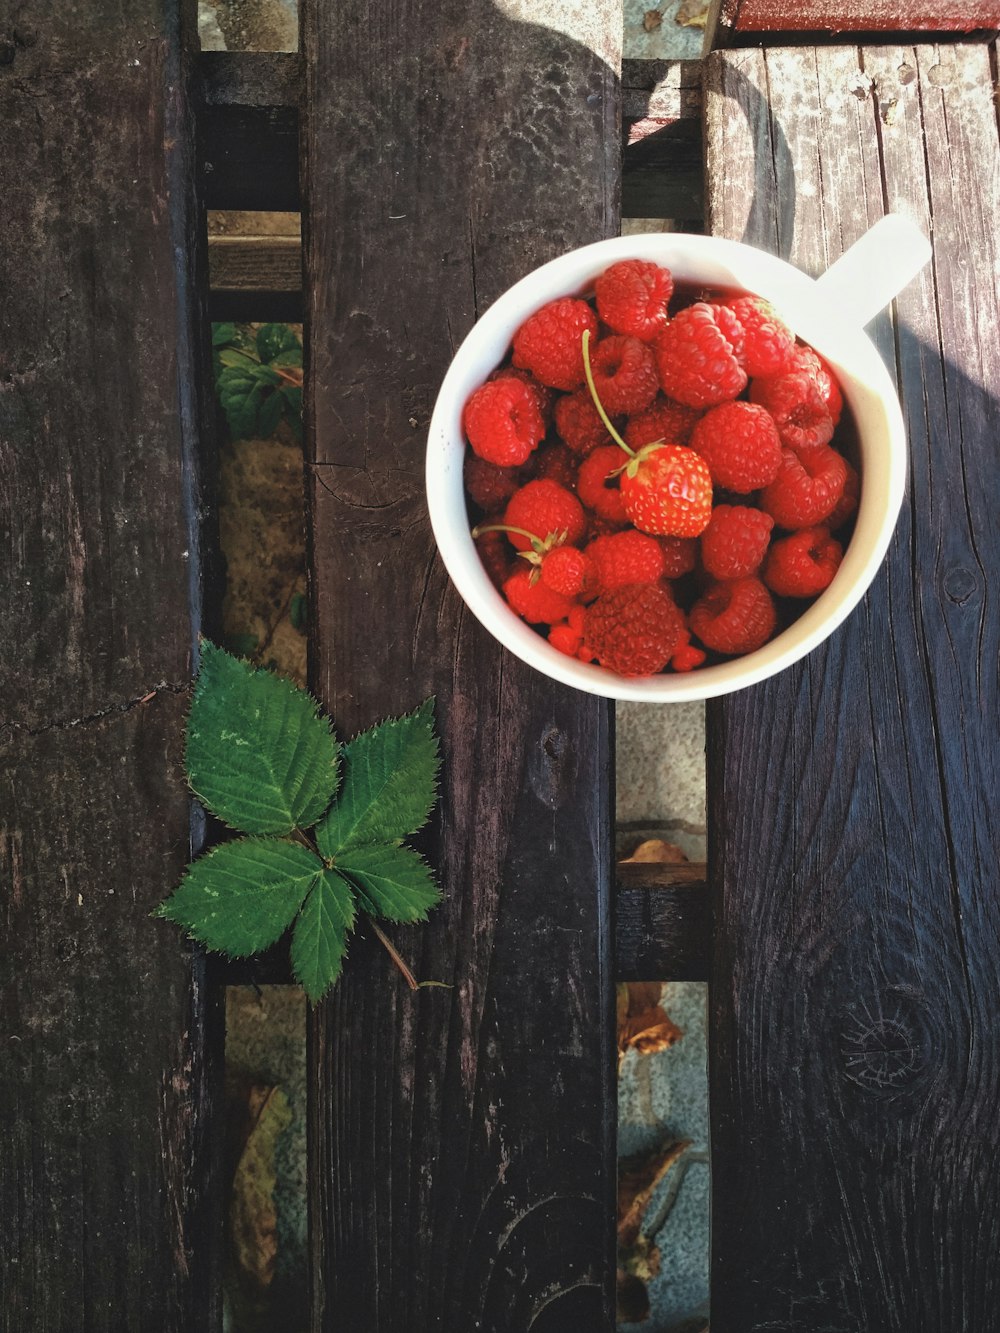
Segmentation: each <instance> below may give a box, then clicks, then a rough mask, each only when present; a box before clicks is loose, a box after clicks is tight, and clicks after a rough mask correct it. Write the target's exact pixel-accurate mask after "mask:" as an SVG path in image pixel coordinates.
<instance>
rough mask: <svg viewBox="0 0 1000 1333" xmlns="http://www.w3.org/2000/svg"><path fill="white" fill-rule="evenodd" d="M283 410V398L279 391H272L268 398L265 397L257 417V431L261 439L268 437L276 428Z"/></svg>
mask: <svg viewBox="0 0 1000 1333" xmlns="http://www.w3.org/2000/svg"><path fill="white" fill-rule="evenodd" d="M284 410H285V400H284V399H283V398H282V396H281V394H280V393H272V394H271V395H270V397H269V398H265V400H264V405H263V406H262V407H261V409H260V413H259V414H258V417H257V431H258V433H259V435H260V438H261V439H262V440H266V439H269V438H270V437H271V436H272V435H273V434H274V432H275V431H276V430H277V429H278V422H279V421H280V420H281V415H282V413H283V412H284Z"/></svg>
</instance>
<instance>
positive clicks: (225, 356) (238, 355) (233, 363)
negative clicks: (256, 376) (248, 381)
mask: <svg viewBox="0 0 1000 1333" xmlns="http://www.w3.org/2000/svg"><path fill="white" fill-rule="evenodd" d="M219 360H220V361H221V362H222V364H223V365H224V366H226V367H227V368H228V369H231V370H248V371H255V370H259V369H260V362H259V361H258V360H257V358H256V357H255V356H249V355H248V354H247V353H246V352H241V351H240V350H239V348H237V347H224V348H223V349H222V351H221V352H220V353H219Z"/></svg>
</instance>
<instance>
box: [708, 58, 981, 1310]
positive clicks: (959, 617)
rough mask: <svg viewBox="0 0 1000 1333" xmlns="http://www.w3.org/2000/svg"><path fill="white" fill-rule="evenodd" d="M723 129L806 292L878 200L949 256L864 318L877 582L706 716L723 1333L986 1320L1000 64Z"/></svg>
mask: <svg viewBox="0 0 1000 1333" xmlns="http://www.w3.org/2000/svg"><path fill="white" fill-rule="evenodd" d="M707 115H708V121H707V148H708V162H707V178H708V179H707V189H708V196H709V207H710V223H711V229H712V231H713V232H714V233H715V234H717V235H724V236H730V237H734V238H736V239H745V240H747V241H749V242H752V243H755V244H760V245H762V246H764V247H765V248H767V249H772V250H776V251H778V252H779V253H782V254H784V255H786V256H788V257H790V258H791V260H792V261H793V262H795V263H799V264H801V265H802V266H803V267H805V268H807V269H809V270H810V271H813V272H816V271H818V270H819V269H820V268H821V267H822V266H823V265H825V264H826V263H827V262H829V261H830V260H832V259H834V258H835V257H836V256H837V255H838V254H839V253H840V252H841V250H842V249H843V248H844V247H845V246H846V245H848V244H849V243H850V242H851V240H853V239H854V237H855V236H856V235H857V234H859V233H860V232H861V231H862V230H864V228H865V227H866V225H867V224H868V223H869V222H870V221H873V220H874V219H875V218H876V217H878V216H880V215H881V213H882V212H883V211H885V210H888V209H892V210H895V211H899V212H903V213H906V214H908V215H909V216H911V217H913V218H914V219H915V220H916V221H917V222H918V223H919V224H920V225H921V226H923V227H924V228H925V229H927V231H928V232H929V233H930V234H931V235H932V236H933V239H934V243H935V257H934V261H933V267H931V268H928V269H926V270H925V271H924V273H923V274H922V275H921V276H920V277H919V278H918V279H917V280H916V281H915V282H914V283H913V284H911V286H910V287H908V288H907V289H906V290H905V291H904V292H903V293H902V294H901V295H900V297H899V298H898V300H897V302H896V303H895V320H894V321H890V319H889V318H888V317H887V316H883V317H880V319H879V320H878V321H876V323H875V324H874V325H873V335H874V337H875V340H876V343H877V345H878V346H879V348H880V350H881V352H882V354H883V356H884V357H885V359H886V360H887V362H888V364H889V365H890V367H892V368H893V369H894V371H895V375H896V379H897V382H898V385H899V390H900V396H901V399H902V403H903V409H904V416H905V419H906V424H907V431H908V435H909V441H910V449H911V464H910V482H909V493H908V501H907V503H906V504H905V505H904V508H903V512H902V516H901V519H900V523H899V527H898V529H897V532H896V535H895V537H894V540H893V543H892V546H891V548H890V552H889V556H888V559H887V561H886V564H885V566H884V568H883V569H882V571H881V573H880V574H879V576H878V577H877V579H876V581H875V583H874V584H873V586H872V589H871V590H870V592H869V594H868V596H867V597H866V598H865V600H864V602H863V603H862V605H861V606H860V607H859V608H858V609H857V610H856V611H855V612H854V614H853V615H852V616H851V617H850V618H849V620H848V621H847V623H846V624H845V625H844V626H843V627H842V628H841V629H840V630H839V631H838V632H837V633H836V634H835V635H834V636H833V638H832V639H831V640H830V641H829V642H828V644H826V645H824V646H823V647H822V648H820V649H819V650H817V651H816V652H814V653H813V654H812V655H811V656H810V657H809V658H807V659H806V660H805V661H804V662H802V663H801V664H799V665H798V666H796V667H793V668H792V669H790V670H789V671H786V672H785V673H783V674H782V675H781V676H779V677H777V678H775V679H774V680H772V681H768V682H766V683H764V684H763V685H761V686H758V687H756V688H755V689H752V690H747V691H745V692H743V693H741V694H738V695H734V696H732V697H731V698H729V699H728V700H720V701H718V702H716V703H714V704H712V705H710V708H709V821H710V826H711V828H712V830H713V839H714V842H713V858H714V859H713V875H714V878H713V884H712V888H713V892H714V894H715V895H717V898H716V905H717V912H716V920H715V950H716V952H715V960H714V971H713V988H712V996H713V998H712V1031H711V1051H712V1071H711V1074H712V1096H711V1105H712V1119H713V1124H712V1146H713V1213H712V1231H713V1248H714V1267H713V1276H712V1282H713V1287H712V1328H713V1333H746V1331H747V1330H748V1329H764V1328H766V1329H777V1330H788V1333H792V1330H794V1331H795V1333H810V1331H816V1333H818V1331H819V1330H832V1333H854V1330H857V1329H859V1328H871V1329H875V1328H877V1329H879V1330H880V1331H881V1330H884V1331H885V1333H904V1331H908V1330H912V1329H917V1328H933V1329H941V1330H947V1331H948V1333H951V1330H954V1333H959V1330H965V1329H973V1328H986V1327H989V1326H990V1325H991V1324H992V1322H993V1321H994V1312H995V1308H996V1301H997V1297H998V1292H1000V1263H998V1260H997V1245H996V1225H995V1222H993V1220H992V1219H994V1218H995V1217H996V1216H997V1215H998V1212H1000V1167H998V1163H1000V1153H998V1146H1000V1134H998V1130H997V1120H996V1114H995V1107H996V1104H997V1099H998V1097H1000V1037H998V1032H1000V1029H998V1027H997V1023H996V1013H997V1009H998V1007H1000V980H998V972H997V967H996V959H997V956H998V952H1000V904H998V901H997V895H996V892H995V886H996V863H997V856H998V852H1000V827H998V823H1000V821H998V815H997V806H996V791H997V789H998V785H1000V744H998V734H997V717H998V715H1000V698H998V692H1000V691H998V679H997V661H998V655H1000V627H998V622H997V618H996V616H995V614H993V613H992V611H991V609H990V608H991V606H992V601H993V598H994V596H995V592H994V590H993V588H992V585H993V584H994V583H995V581H996V569H997V568H998V563H1000V560H998V557H1000V529H998V525H997V519H996V509H995V505H994V503H993V499H992V497H993V496H994V495H995V486H994V485H993V482H992V481H991V478H992V476H993V472H994V464H995V456H996V422H997V420H998V418H1000V403H998V401H997V393H998V389H997V386H998V385H1000V350H998V345H997V340H996V337H995V329H996V327H997V323H998V319H1000V294H998V282H997V274H998V273H1000V253H998V250H1000V246H998V240H997V233H996V217H997V216H998V211H1000V144H998V134H997V121H996V114H995V107H994V100H993V76H992V71H991V63H990V50H989V48H988V47H987V46H986V45H985V44H979V43H976V44H954V45H952V44H948V45H940V46H936V45H933V44H928V45H920V46H893V47H885V48H871V47H863V48H861V49H860V50H859V49H858V48H831V49H827V48H822V49H811V48H808V47H798V48H795V49H794V50H791V49H789V50H780V49H769V50H767V51H740V52H733V53H727V54H726V55H724V56H723V55H716V56H713V57H712V58H711V60H710V63H709V69H708V85H707ZM753 143H756V144H757V145H758V147H759V148H760V149H762V150H763V151H759V152H758V154H757V156H756V159H755V155H754V152H753V151H752V148H751V145H752V144H753ZM970 181H974V182H975V186H974V188H973V187H970V184H969V182H970ZM751 197H752V198H751ZM973 1236H974V1237H975V1238H976V1239H975V1243H974V1244H970V1243H969V1237H973Z"/></svg>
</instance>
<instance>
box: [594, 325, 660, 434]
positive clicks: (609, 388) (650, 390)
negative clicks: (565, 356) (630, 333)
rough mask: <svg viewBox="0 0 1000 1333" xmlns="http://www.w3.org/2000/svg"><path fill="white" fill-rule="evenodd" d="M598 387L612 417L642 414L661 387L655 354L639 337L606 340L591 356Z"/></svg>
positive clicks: (598, 345)
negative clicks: (620, 414) (624, 414)
mask: <svg viewBox="0 0 1000 1333" xmlns="http://www.w3.org/2000/svg"><path fill="white" fill-rule="evenodd" d="M590 368H591V372H592V374H593V376H594V388H595V389H596V391H597V396H598V398H599V399H600V400H601V403H602V405H603V407H604V410H605V412H607V414H608V415H609V416H617V414H618V413H619V412H642V411H643V410H644V409H645V408H647V407H648V406H649V405H650V403H651V402H652V401H653V399H654V398H655V397H656V394H657V392H658V390H659V387H660V381H659V377H658V376H657V373H656V361H655V359H654V357H653V353H652V352H651V351H650V350H649V348H648V347H647V346H646V344H645V343H642V342H640V341H639V339H638V338H625V337H622V336H620V335H618V334H614V335H612V337H610V338H603V339H602V340H601V341H600V342H599V343H598V344H597V345H596V346H595V347H594V348H593V350H592V351H591V353H590Z"/></svg>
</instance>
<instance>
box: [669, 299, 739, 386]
mask: <svg viewBox="0 0 1000 1333" xmlns="http://www.w3.org/2000/svg"><path fill="white" fill-rule="evenodd" d="M723 322H725V323H730V321H727V320H725V319H724V321H723ZM735 322H736V321H735V320H734V321H732V323H735ZM653 351H654V352H655V354H656V363H657V365H658V367H659V370H660V383H661V385H662V386H663V391H664V393H665V394H666V395H667V396H668V397H669V398H676V399H677V401H678V402H679V403H685V404H687V406H688V407H713V406H715V404H717V403H724V402H726V400H727V399H730V398H735V397H737V395H738V394H741V393H742V392H743V390H744V389H745V388H746V382H747V376H746V371H745V370H744V369H743V367H742V366H741V365H740V363H739V361H738V360H737V358H736V355H735V352H734V350H733V344H732V343H731V342H730V341H729V339H728V338H727V337H726V334H725V333H724V332H723V330H722V329H721V328H720V327H719V321H718V318H717V312H716V309H715V307H713V306H710V305H707V304H706V303H705V302H704V301H696V302H695V304H694V305H689V306H687V307H686V308H685V309H684V310H680V311H678V312H677V314H676V315H675V316H674V318H673V319H672V320H671V321H670V323H669V324H668V325H667V326H666V328H665V329H664V330H663V332H662V333H660V334H659V335H658V336H657V339H656V342H655V343H654V344H653Z"/></svg>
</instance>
